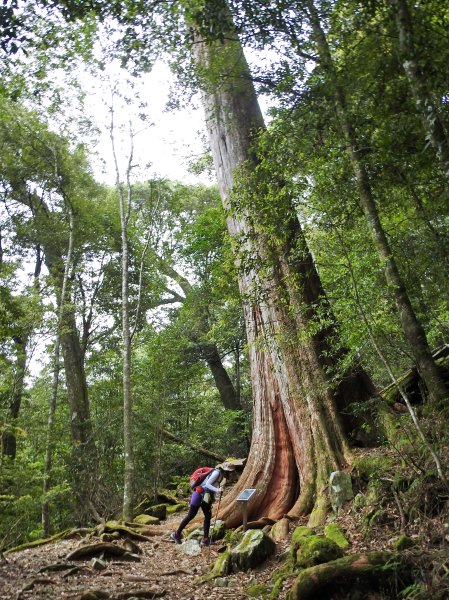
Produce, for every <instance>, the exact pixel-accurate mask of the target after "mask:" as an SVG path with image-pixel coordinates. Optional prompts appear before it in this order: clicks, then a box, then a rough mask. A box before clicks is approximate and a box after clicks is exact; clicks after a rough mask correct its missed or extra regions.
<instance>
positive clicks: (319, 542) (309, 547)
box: [296, 535, 343, 569]
mask: <svg viewBox="0 0 449 600" xmlns="http://www.w3.org/2000/svg"><path fill="white" fill-rule="evenodd" d="M342 556H343V550H342V549H341V548H340V547H339V546H338V545H337V544H336V543H335V542H333V541H332V540H329V539H328V538H326V537H324V536H323V535H312V536H309V537H303V538H302V539H300V540H299V549H298V551H297V553H296V566H297V567H299V568H301V569H307V568H309V567H313V566H315V565H321V564H322V563H327V562H330V561H331V560H336V559H337V558H341V557H342Z"/></svg>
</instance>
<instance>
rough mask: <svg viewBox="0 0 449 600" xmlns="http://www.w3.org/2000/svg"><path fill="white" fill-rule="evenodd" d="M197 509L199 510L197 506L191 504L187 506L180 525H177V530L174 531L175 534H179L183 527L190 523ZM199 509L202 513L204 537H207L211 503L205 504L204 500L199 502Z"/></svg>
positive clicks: (210, 517)
mask: <svg viewBox="0 0 449 600" xmlns="http://www.w3.org/2000/svg"><path fill="white" fill-rule="evenodd" d="M199 510H200V507H199V506H191V507H190V508H189V512H188V513H187V514H186V516H185V517H184V518H183V520H182V521H181V524H180V526H179V527H178V531H177V532H176V534H177V535H181V531H182V530H183V529H184V527H186V525H188V524H189V523H190V521H191V520H192V519H194V518H195V517H196V515H197V514H198V511H199ZM201 510H202V511H203V513H204V525H203V532H204V537H205V538H207V537H209V529H210V522H211V519H212V505H211V504H206V502H201Z"/></svg>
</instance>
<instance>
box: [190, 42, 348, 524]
mask: <svg viewBox="0 0 449 600" xmlns="http://www.w3.org/2000/svg"><path fill="white" fill-rule="evenodd" d="M193 52H194V57H195V61H196V64H197V66H198V68H199V70H200V71H201V72H202V73H204V72H206V71H207V70H208V69H209V68H210V66H211V65H212V64H213V63H214V59H215V58H217V57H218V59H219V60H218V61H215V62H216V63H217V64H218V65H219V66H218V69H219V71H218V73H217V71H215V73H214V78H213V83H212V84H211V82H210V81H209V82H208V81H207V80H206V81H205V83H204V84H203V89H202V93H203V105H204V109H205V114H206V123H207V128H208V133H209V139H210V144H211V148H212V155H213V159H214V165H215V170H216V173H217V178H218V184H219V189H220V193H221V197H222V201H223V204H224V207H225V210H226V211H227V214H228V215H229V216H228V218H227V226H228V231H229V233H230V234H231V236H232V237H233V238H234V239H235V240H236V245H237V246H239V243H240V246H241V240H242V239H244V242H243V246H244V253H245V255H246V258H249V259H250V260H249V261H248V263H249V264H252V265H253V266H251V267H243V266H242V264H241V263H240V265H239V266H240V269H239V288H240V292H241V295H242V298H243V305H244V306H243V310H244V316H245V323H246V331H247V337H248V342H249V359H250V369H251V381H252V389H253V405H254V416H253V437H252V444H251V449H250V453H249V457H248V462H247V464H246V467H245V470H244V472H243V474H242V476H241V477H240V479H239V482H238V483H237V484H236V486H235V487H234V488H233V490H232V492H231V493H230V494H229V495H228V496H227V497H226V498H225V501H224V504H223V507H222V510H221V512H220V516H221V518H224V519H226V521H227V522H228V525H235V524H237V523H239V522H241V519H242V514H241V511H240V508H239V505H238V503H236V502H235V499H236V497H237V496H238V494H239V493H240V492H241V491H242V490H243V489H245V488H248V487H253V488H256V489H257V492H256V494H255V498H254V499H253V500H252V502H251V505H250V514H249V518H250V519H257V518H259V517H262V516H267V517H269V518H272V519H278V518H280V517H282V515H284V514H285V513H289V514H290V515H292V516H299V515H300V514H308V513H310V512H311V511H313V512H312V517H311V520H312V521H313V522H319V521H321V520H322V519H323V518H324V514H325V510H326V503H327V501H326V496H325V493H324V491H323V490H324V488H325V486H326V484H327V481H328V477H329V474H330V472H331V471H334V470H337V469H340V468H342V467H343V466H344V465H345V464H346V463H347V462H348V461H349V460H350V451H349V447H348V443H347V440H346V436H345V434H344V431H343V428H342V424H341V421H340V418H339V415H338V413H337V405H336V402H335V395H334V392H333V390H332V389H331V386H330V384H329V381H328V379H327V375H326V367H327V366H329V365H328V364H326V359H325V358H324V356H325V350H328V348H326V340H327V334H328V333H329V331H323V330H320V331H319V332H318V333H307V331H308V327H309V325H310V320H311V318H312V316H315V313H314V311H315V309H314V306H319V305H321V306H322V305H323V302H325V295H324V292H323V290H322V287H321V282H320V280H319V277H318V274H317V272H316V269H315V266H314V263H313V261H312V258H311V256H310V253H309V252H308V249H307V245H306V242H305V240H304V236H303V234H302V231H301V228H300V225H299V221H298V219H297V216H296V213H295V210H294V208H293V206H292V204H291V203H290V202H289V201H288V200H286V199H285V197H284V196H282V195H281V194H280V195H279V202H283V203H284V205H283V209H284V213H285V222H283V223H279V228H281V229H284V230H285V231H284V233H283V235H282V236H281V238H282V243H279V242H275V241H272V240H270V239H269V238H268V237H267V236H266V235H264V234H261V233H258V232H257V215H254V214H251V215H249V214H247V213H245V211H244V210H242V211H239V212H238V213H237V212H236V211H233V206H232V201H231V191H232V188H233V184H234V178H235V172H236V170H237V169H239V168H240V167H242V165H244V163H248V161H249V163H250V164H252V167H255V166H256V164H257V158H256V157H255V156H254V154H253V153H252V151H251V143H252V142H253V141H255V140H256V138H257V135H258V134H259V133H260V132H261V131H262V130H263V129H264V121H263V117H262V114H261V111H260V108H259V105H258V102H257V98H256V94H255V90H254V87H253V84H252V82H251V80H250V77H249V69H248V66H247V63H246V61H245V58H244V56H243V51H242V48H241V45H240V43H239V41H238V40H237V38H235V36H234V37H233V39H232V37H231V36H227V41H223V42H206V41H203V40H201V38H200V36H199V34H197V36H196V39H195V42H194V45H193ZM215 68H216V67H215ZM240 256H241V253H240V252H237V257H236V260H237V263H238V264H239V261H240ZM248 263H246V264H248ZM330 329H332V328H330ZM329 360H330V359H329ZM355 380H357V377H356V376H354V381H355Z"/></svg>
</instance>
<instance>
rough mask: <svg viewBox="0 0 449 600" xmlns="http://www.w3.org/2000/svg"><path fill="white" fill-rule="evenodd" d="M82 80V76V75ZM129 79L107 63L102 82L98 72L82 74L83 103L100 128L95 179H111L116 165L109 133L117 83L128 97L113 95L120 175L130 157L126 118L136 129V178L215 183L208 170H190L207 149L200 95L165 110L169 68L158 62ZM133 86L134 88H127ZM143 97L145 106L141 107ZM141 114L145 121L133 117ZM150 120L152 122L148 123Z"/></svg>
mask: <svg viewBox="0 0 449 600" xmlns="http://www.w3.org/2000/svg"><path fill="white" fill-rule="evenodd" d="M83 79H84V78H83ZM131 81H132V84H128V83H127V76H126V73H125V72H124V71H123V70H121V69H119V68H118V67H114V66H113V65H111V66H110V67H108V69H107V71H106V72H105V73H104V78H103V81H102V80H101V79H100V78H99V77H95V78H94V77H92V76H87V75H86V76H85V86H86V90H87V98H86V108H87V110H88V111H90V113H91V114H90V116H91V118H92V120H93V122H94V123H95V124H96V125H97V126H98V127H99V128H100V131H101V134H100V138H99V142H98V145H97V146H96V148H95V149H94V150H95V154H96V156H93V157H92V164H93V167H94V170H95V175H96V177H97V179H99V180H100V181H101V182H104V183H108V184H114V183H115V167H114V161H113V155H112V145H111V139H110V135H109V129H108V128H109V125H110V106H111V98H112V94H111V88H112V87H113V86H114V84H117V83H118V87H119V89H120V90H121V91H122V93H123V94H126V95H128V96H129V97H130V100H131V102H130V103H128V104H127V103H126V102H124V101H120V98H119V97H118V96H116V98H115V100H114V104H115V106H116V110H115V111H114V112H115V115H116V119H115V120H116V128H115V137H116V142H117V143H116V146H117V148H118V154H119V155H120V170H121V174H122V178H123V177H124V170H125V164H126V162H127V159H128V156H129V148H130V136H129V133H128V132H129V121H131V122H132V126H133V129H134V130H135V131H139V132H140V133H139V134H138V135H137V136H136V137H135V141H134V156H135V161H134V164H136V165H137V168H136V169H135V170H134V172H133V175H134V179H138V180H144V179H148V178H151V177H155V176H156V177H164V178H168V179H173V180H180V181H181V180H182V181H183V182H184V183H197V182H199V181H202V182H204V183H213V180H211V179H209V178H208V177H207V176H206V175H204V176H201V177H198V176H197V175H192V174H190V173H189V172H188V166H189V161H191V160H194V159H195V158H198V157H199V156H200V155H201V154H203V153H204V151H205V150H206V149H207V145H205V141H204V140H205V137H206V135H205V130H204V118H203V110H202V107H201V105H200V99H199V97H195V98H193V99H192V102H190V104H189V107H188V108H184V109H180V110H171V111H167V110H166V108H165V107H166V104H167V101H168V99H169V94H170V86H171V85H172V84H173V75H172V74H171V73H170V70H169V68H168V67H167V66H166V65H164V64H163V63H162V62H158V63H157V64H156V65H155V67H154V68H153V70H152V72H151V73H149V74H146V75H142V76H141V77H140V78H139V79H136V80H134V79H133V80H131ZM131 85H133V86H134V87H133V88H131ZM142 102H144V103H146V107H144V108H143V109H142V107H141V106H139V105H140V104H141V103H142ZM140 113H145V115H146V116H147V119H148V120H147V121H146V122H143V121H141V120H140V119H139V117H138V116H137V115H138V114H140ZM149 123H152V125H151V126H149Z"/></svg>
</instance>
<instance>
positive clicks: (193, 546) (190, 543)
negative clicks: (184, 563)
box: [177, 539, 201, 556]
mask: <svg viewBox="0 0 449 600" xmlns="http://www.w3.org/2000/svg"><path fill="white" fill-rule="evenodd" d="M177 547H178V548H179V549H180V550H181V551H182V552H183V553H184V554H186V555H187V556H199V555H200V554H201V546H200V544H199V542H198V540H193V539H191V540H186V541H185V542H184V543H182V544H181V545H180V546H177Z"/></svg>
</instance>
